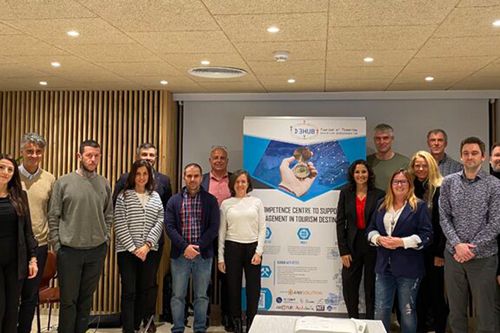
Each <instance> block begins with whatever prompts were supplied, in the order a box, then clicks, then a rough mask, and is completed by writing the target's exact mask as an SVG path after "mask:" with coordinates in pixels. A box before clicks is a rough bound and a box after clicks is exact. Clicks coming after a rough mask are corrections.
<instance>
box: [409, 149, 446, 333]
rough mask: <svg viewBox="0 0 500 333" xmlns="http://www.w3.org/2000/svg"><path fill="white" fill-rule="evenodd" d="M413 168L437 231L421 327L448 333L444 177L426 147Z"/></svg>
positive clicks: (423, 290) (420, 305)
mask: <svg viewBox="0 0 500 333" xmlns="http://www.w3.org/2000/svg"><path fill="white" fill-rule="evenodd" d="M409 171H410V173H411V174H412V175H413V176H414V180H413V184H414V185H415V195H416V196H417V198H419V199H422V200H424V201H425V203H426V204H427V209H428V210H429V213H430V214H431V221H432V229H433V233H434V237H433V242H432V244H431V245H430V246H429V247H428V248H427V249H425V250H424V257H425V270H426V275H425V277H424V278H423V279H422V283H421V284H420V289H419V292H418V298H417V324H418V325H417V330H418V331H419V332H429V331H435V332H436V333H444V332H446V319H447V317H448V312H449V310H448V305H447V304H446V299H445V297H444V293H445V290H444V248H445V245H446V237H444V234H443V230H442V229H441V225H440V224H439V192H440V187H441V183H442V181H443V177H442V176H441V173H440V172H439V166H438V164H437V163H436V160H435V159H434V157H432V155H431V154H430V153H428V152H426V151H424V150H421V151H417V152H416V153H415V154H414V155H413V157H412V158H411V160H410V168H409Z"/></svg>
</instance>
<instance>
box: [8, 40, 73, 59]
mask: <svg viewBox="0 0 500 333" xmlns="http://www.w3.org/2000/svg"><path fill="white" fill-rule="evenodd" d="M0 45H1V46H2V47H0V55H5V56H17V55H57V54H66V52H64V51H62V50H61V49H58V48H56V47H53V46H51V45H49V44H46V43H44V42H41V41H39V40H38V39H35V38H33V37H29V36H26V35H0Z"/></svg>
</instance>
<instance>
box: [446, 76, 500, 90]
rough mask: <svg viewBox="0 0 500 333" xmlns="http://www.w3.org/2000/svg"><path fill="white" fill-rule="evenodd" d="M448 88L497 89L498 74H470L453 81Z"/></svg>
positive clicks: (498, 86)
mask: <svg viewBox="0 0 500 333" xmlns="http://www.w3.org/2000/svg"><path fill="white" fill-rule="evenodd" d="M450 89H458V90H469V89H470V90H490V89H494V90H499V89H500V76H482V75H472V76H470V77H468V78H466V79H464V80H462V81H459V82H457V83H455V84H454V85H453V86H452V87H450Z"/></svg>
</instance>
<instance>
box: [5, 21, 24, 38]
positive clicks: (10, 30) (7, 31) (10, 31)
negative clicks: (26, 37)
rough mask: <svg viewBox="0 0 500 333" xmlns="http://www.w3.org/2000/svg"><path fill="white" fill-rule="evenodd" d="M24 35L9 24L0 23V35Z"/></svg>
mask: <svg viewBox="0 0 500 333" xmlns="http://www.w3.org/2000/svg"><path fill="white" fill-rule="evenodd" d="M22 34H23V33H22V32H20V31H19V30H16V29H13V28H11V27H10V26H8V25H7V24H3V23H1V22H0V35H22Z"/></svg>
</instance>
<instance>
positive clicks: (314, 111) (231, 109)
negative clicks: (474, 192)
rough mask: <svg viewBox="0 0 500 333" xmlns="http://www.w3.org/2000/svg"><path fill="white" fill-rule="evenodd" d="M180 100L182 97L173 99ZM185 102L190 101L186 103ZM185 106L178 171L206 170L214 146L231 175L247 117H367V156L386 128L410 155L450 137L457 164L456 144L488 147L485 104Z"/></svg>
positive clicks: (481, 100) (219, 103)
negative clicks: (192, 165) (435, 138)
mask: <svg viewBox="0 0 500 333" xmlns="http://www.w3.org/2000/svg"><path fill="white" fill-rule="evenodd" d="M177 99H178V100H182V96H179V97H177ZM188 99H189V98H188ZM196 99H198V100H185V101H184V102H183V104H184V115H183V116H184V118H183V124H182V126H183V144H182V148H183V158H182V165H185V164H186V163H188V162H198V163H200V164H201V166H202V167H203V169H204V171H207V170H208V169H209V164H208V152H209V151H210V148H211V147H212V146H213V145H224V146H226V147H227V148H228V151H229V159H230V163H229V169H230V170H234V169H237V168H240V167H241V165H242V133H243V118H244V117H245V116H308V117H311V116H322V117H324V116H331V117H335V116H338V117H350V116H353V117H359V116H362V117H366V119H367V136H368V140H367V141H368V147H367V152H368V153H371V152H373V151H374V145H373V140H372V137H373V127H374V126H375V125H376V124H378V123H381V122H385V123H388V124H390V125H391V126H393V127H394V130H395V143H394V146H393V147H394V149H395V150H396V151H398V152H400V153H403V154H405V155H412V154H413V153H414V152H415V151H417V150H420V149H427V145H426V134H427V131H428V130H429V129H432V128H443V129H445V130H446V131H447V133H448V141H449V144H448V153H449V155H451V156H452V157H453V158H455V159H459V145H460V141H461V140H462V139H463V138H465V137H467V136H478V137H480V138H481V139H482V140H484V141H485V143H486V144H487V145H488V144H489V142H488V128H489V127H488V126H489V125H488V99H487V98H471V99H458V98H456V99H447V98H444V99H431V98H429V99H425V98H424V99H423V98H421V97H419V98H418V99H406V100H404V99H387V100H385V99H371V100H370V99H363V100H346V99H343V100H288V101H287V100H244V99H243V100H228V101H223V100H210V98H207V100H199V98H196Z"/></svg>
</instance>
